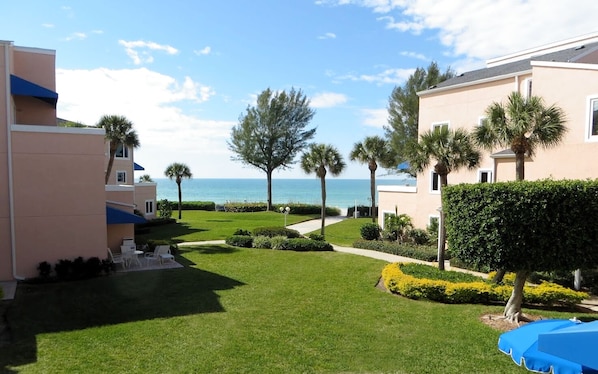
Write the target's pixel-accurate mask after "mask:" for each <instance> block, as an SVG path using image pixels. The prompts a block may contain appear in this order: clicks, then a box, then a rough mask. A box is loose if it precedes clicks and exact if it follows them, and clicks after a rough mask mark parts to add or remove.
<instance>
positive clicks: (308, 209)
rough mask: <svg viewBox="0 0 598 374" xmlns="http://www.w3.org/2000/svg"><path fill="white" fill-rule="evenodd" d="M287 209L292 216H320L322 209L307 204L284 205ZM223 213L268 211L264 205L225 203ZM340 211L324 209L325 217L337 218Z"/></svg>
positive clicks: (277, 209)
mask: <svg viewBox="0 0 598 374" xmlns="http://www.w3.org/2000/svg"><path fill="white" fill-rule="evenodd" d="M287 206H288V207H289V208H290V209H291V210H290V213H292V214H320V213H321V210H322V207H321V206H320V205H309V204H285V205H284V207H287ZM222 208H223V210H224V211H225V212H236V213H247V212H265V211H267V210H268V205H267V204H266V203H245V202H231V203H226V204H224V206H223V207H222ZM279 208H280V207H279V206H278V205H275V206H274V211H276V212H278V211H279ZM340 214H341V211H340V209H338V208H334V207H326V215H327V216H339V215H340Z"/></svg>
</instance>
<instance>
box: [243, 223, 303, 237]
mask: <svg viewBox="0 0 598 374" xmlns="http://www.w3.org/2000/svg"><path fill="white" fill-rule="evenodd" d="M253 235H255V236H260V235H261V236H267V237H270V238H272V237H274V236H286V237H287V238H300V237H301V234H300V233H299V231H297V230H293V229H289V228H287V227H281V226H270V227H256V228H255V229H253Z"/></svg>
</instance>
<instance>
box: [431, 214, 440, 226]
mask: <svg viewBox="0 0 598 374" xmlns="http://www.w3.org/2000/svg"><path fill="white" fill-rule="evenodd" d="M434 218H436V220H437V221H438V224H439V225H440V215H439V214H430V215H429V216H428V226H430V225H432V219H434Z"/></svg>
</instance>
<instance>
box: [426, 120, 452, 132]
mask: <svg viewBox="0 0 598 374" xmlns="http://www.w3.org/2000/svg"><path fill="white" fill-rule="evenodd" d="M442 126H446V127H447V128H451V122H450V121H440V122H432V124H431V125H430V130H432V131H434V129H436V128H437V127H442Z"/></svg>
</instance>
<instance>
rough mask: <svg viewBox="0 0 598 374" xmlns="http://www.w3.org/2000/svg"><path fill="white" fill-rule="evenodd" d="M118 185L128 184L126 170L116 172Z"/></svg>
mask: <svg viewBox="0 0 598 374" xmlns="http://www.w3.org/2000/svg"><path fill="white" fill-rule="evenodd" d="M121 175H122V180H120V179H121V178H120V176H121ZM116 183H121V184H125V183H127V172H126V171H125V170H117V171H116Z"/></svg>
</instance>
